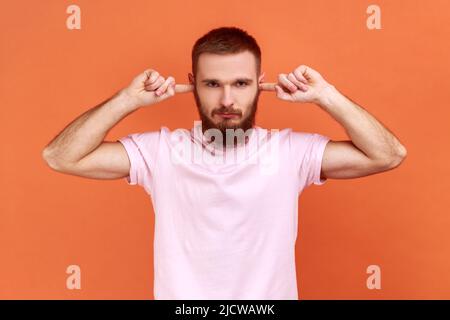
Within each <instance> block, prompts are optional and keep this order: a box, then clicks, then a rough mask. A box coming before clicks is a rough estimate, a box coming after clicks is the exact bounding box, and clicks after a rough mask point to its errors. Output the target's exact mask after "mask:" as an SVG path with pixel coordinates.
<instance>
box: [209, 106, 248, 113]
mask: <svg viewBox="0 0 450 320" xmlns="http://www.w3.org/2000/svg"><path fill="white" fill-rule="evenodd" d="M216 113H225V114H236V115H242V111H240V110H235V109H229V108H224V107H222V108H219V109H214V110H213V111H212V115H215V114H216Z"/></svg>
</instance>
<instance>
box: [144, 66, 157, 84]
mask: <svg viewBox="0 0 450 320" xmlns="http://www.w3.org/2000/svg"><path fill="white" fill-rule="evenodd" d="M145 73H146V74H147V80H146V81H145V84H152V83H153V82H155V81H156V80H157V79H158V78H159V72H158V71H156V70H152V69H149V70H146V71H145Z"/></svg>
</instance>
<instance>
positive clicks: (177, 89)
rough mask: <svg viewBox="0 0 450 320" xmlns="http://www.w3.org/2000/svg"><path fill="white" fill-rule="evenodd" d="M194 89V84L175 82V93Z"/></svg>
mask: <svg viewBox="0 0 450 320" xmlns="http://www.w3.org/2000/svg"><path fill="white" fill-rule="evenodd" d="M191 91H194V85H192V84H176V85H175V92H176V93H185V92H191Z"/></svg>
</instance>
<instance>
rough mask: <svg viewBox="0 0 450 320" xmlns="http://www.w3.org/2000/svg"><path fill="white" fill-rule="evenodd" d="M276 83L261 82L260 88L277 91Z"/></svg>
mask: <svg viewBox="0 0 450 320" xmlns="http://www.w3.org/2000/svg"><path fill="white" fill-rule="evenodd" d="M275 85H276V83H269V82H262V83H260V84H259V89H260V90H262V91H276V90H275Z"/></svg>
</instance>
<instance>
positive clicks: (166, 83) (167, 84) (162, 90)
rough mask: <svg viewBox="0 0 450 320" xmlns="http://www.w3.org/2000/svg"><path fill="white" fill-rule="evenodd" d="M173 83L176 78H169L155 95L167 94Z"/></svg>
mask: <svg viewBox="0 0 450 320" xmlns="http://www.w3.org/2000/svg"><path fill="white" fill-rule="evenodd" d="M173 82H174V78H173V77H168V78H167V79H166V81H164V83H163V84H162V85H161V86H160V87H159V88H158V89H156V91H155V94H156V95H157V96H160V95H162V94H163V93H165V92H166V90H167V88H168V87H169V85H170V84H171V83H173Z"/></svg>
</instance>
